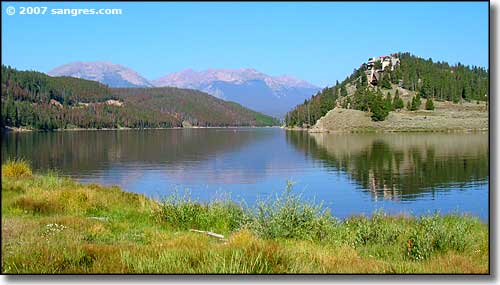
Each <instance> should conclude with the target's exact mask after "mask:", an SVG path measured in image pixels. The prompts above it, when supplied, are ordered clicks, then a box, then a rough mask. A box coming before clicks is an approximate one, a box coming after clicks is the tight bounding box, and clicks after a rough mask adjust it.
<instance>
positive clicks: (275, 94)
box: [48, 61, 320, 118]
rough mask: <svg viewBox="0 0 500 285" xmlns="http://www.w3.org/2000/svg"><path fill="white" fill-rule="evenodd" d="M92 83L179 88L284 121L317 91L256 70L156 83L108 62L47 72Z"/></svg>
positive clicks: (192, 73)
mask: <svg viewBox="0 0 500 285" xmlns="http://www.w3.org/2000/svg"><path fill="white" fill-rule="evenodd" d="M48 74H49V75H50V76H70V77H77V78H83V79H87V80H94V81H98V82H101V83H104V84H106V85H108V86H110V87H167V86H168V87H178V88H188V89H195V90H199V91H203V92H206V93H208V94H210V95H213V96H215V97H217V98H220V99H223V100H227V101H233V102H236V103H239V104H241V105H243V106H245V107H247V108H250V109H253V110H256V111H258V112H262V113H264V114H268V115H272V116H276V117H281V118H282V117H284V115H285V114H286V112H287V111H288V110H290V109H291V108H293V107H295V106H296V105H298V104H300V103H302V102H304V100H305V99H307V98H309V97H311V95H313V94H315V93H316V92H318V91H319V90H320V88H319V87H317V86H314V85H313V84H311V83H308V82H306V81H304V80H301V79H297V78H294V77H291V76H286V75H284V76H270V75H267V74H264V73H262V72H259V71H257V70H255V69H251V68H244V69H208V70H204V71H196V70H192V69H186V70H183V71H180V72H175V73H171V74H168V75H166V76H163V77H160V78H158V79H155V80H151V81H150V80H147V79H146V78H144V77H143V76H141V75H140V74H139V73H137V72H136V71H134V70H132V69H130V68H127V67H125V66H122V65H119V64H114V63H111V62H102V61H97V62H73V63H69V64H65V65H62V66H59V67H57V68H55V69H53V70H51V71H49V72H48Z"/></svg>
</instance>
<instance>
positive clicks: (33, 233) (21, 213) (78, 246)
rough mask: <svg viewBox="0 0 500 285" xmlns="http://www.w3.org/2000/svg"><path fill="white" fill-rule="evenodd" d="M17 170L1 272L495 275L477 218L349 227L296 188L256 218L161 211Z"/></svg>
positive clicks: (182, 207)
mask: <svg viewBox="0 0 500 285" xmlns="http://www.w3.org/2000/svg"><path fill="white" fill-rule="evenodd" d="M19 163H25V162H19ZM15 164H16V162H12V161H10V162H9V163H7V164H6V165H4V166H2V270H3V273H488V264H489V259H488V250H489V249H488V226H487V225H486V224H484V223H482V222H481V221H480V220H478V219H477V218H474V217H470V216H461V215H445V216H442V215H431V216H423V217H418V218H417V217H406V216H388V215H387V214H385V213H383V212H376V213H374V214H373V215H372V216H371V217H369V218H368V217H362V216H355V217H350V218H347V219H345V220H339V219H336V218H334V217H332V216H331V215H330V213H329V212H328V211H326V209H324V208H323V207H322V206H321V205H318V204H315V203H312V202H307V201H303V199H301V197H300V196H299V195H295V194H294V193H293V191H292V187H291V185H288V187H287V189H286V190H285V191H284V193H283V194H282V195H280V196H277V197H273V199H268V200H264V201H260V202H259V203H258V204H257V205H256V206H255V207H246V206H242V205H239V204H235V203H233V202H231V201H230V200H229V199H220V200H215V201H213V202H210V203H208V204H203V203H199V202H197V201H194V200H191V198H190V197H189V195H185V194H184V195H179V194H174V195H172V196H170V197H167V198H166V199H165V200H164V201H162V202H155V201H153V200H150V199H147V198H145V197H144V196H142V195H138V194H133V193H127V192H123V191H122V190H120V189H119V188H117V187H102V186H99V185H95V184H90V185H83V184H80V183H77V182H75V181H72V180H70V179H67V178H63V177H59V176H58V175H57V174H55V173H48V174H43V175H33V174H31V171H25V172H24V173H30V175H24V174H23V175H17V174H16V175H11V173H23V172H18V171H17V170H16V171H13V172H9V171H10V170H8V171H7V172H4V169H6V167H10V168H16V169H17V167H19V168H22V167H20V166H15ZM4 167H5V168H4ZM6 173H7V174H8V175H5V174H6ZM189 229H198V230H204V231H213V232H216V233H221V234H224V236H225V239H217V238H214V237H210V236H207V235H204V234H199V233H194V232H190V231H189Z"/></svg>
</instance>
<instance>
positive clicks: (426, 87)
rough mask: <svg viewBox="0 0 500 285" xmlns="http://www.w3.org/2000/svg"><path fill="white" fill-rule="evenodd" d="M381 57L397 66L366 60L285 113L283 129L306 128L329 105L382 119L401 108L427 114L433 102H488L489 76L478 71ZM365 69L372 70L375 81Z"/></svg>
mask: <svg viewBox="0 0 500 285" xmlns="http://www.w3.org/2000/svg"><path fill="white" fill-rule="evenodd" d="M387 58H391V59H397V61H393V62H397V64H395V65H392V64H391V63H390V62H389V64H387V65H386V66H385V67H383V66H382V62H383V61H382V60H379V61H377V60H375V61H370V60H372V59H370V60H369V63H364V64H362V65H361V66H360V67H359V68H357V69H355V70H354V72H353V73H352V74H351V75H350V76H348V77H347V78H346V79H345V80H344V81H342V82H341V83H339V82H338V81H337V83H336V84H335V85H334V86H333V87H328V88H325V89H323V90H322V91H321V92H318V93H317V94H316V95H314V96H312V97H311V98H310V99H309V100H305V101H304V103H303V104H301V105H298V106H296V107H295V108H294V109H293V110H291V111H290V112H288V113H287V115H286V118H285V122H286V125H287V126H288V127H297V126H298V127H311V126H313V125H314V124H315V123H316V122H317V121H318V120H319V119H320V118H321V117H323V116H324V115H325V114H326V113H327V112H328V111H330V110H332V109H333V108H335V107H338V108H344V109H353V110H360V111H364V112H369V113H371V115H370V116H371V119H372V120H373V121H384V120H385V119H386V118H387V116H388V115H389V113H390V112H393V111H400V110H404V108H405V107H406V110H407V111H418V110H420V109H426V110H429V111H430V110H434V108H435V105H436V102H447V101H449V102H452V103H454V104H462V103H468V102H477V104H479V102H481V101H482V102H483V105H484V102H486V103H487V101H488V88H489V85H488V78H489V75H488V70H486V69H484V68H482V67H476V66H465V65H462V64H460V63H458V64H456V65H450V64H448V63H446V62H440V61H438V62H434V61H433V60H432V59H423V58H419V57H416V56H414V55H411V54H410V53H396V54H392V55H391V56H390V57H387ZM370 65H372V66H370ZM370 68H373V69H374V70H377V71H378V73H377V74H376V77H375V78H374V77H373V73H370ZM374 79H375V80H374ZM403 94H404V95H405V98H404V100H405V101H406V102H405V101H404V100H403ZM422 99H423V100H424V101H425V102H423V101H421V100H422ZM405 103H406V105H405ZM422 103H425V107H423V106H421V105H422Z"/></svg>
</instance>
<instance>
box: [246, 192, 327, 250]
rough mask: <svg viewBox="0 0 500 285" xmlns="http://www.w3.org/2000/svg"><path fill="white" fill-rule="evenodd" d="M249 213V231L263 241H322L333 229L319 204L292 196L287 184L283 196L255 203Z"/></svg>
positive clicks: (325, 212)
mask: <svg viewBox="0 0 500 285" xmlns="http://www.w3.org/2000/svg"><path fill="white" fill-rule="evenodd" d="M252 213H253V217H252V220H251V223H250V225H249V227H250V229H252V230H253V231H254V232H255V233H256V234H257V235H258V236H260V237H264V238H294V239H305V240H318V239H324V238H326V237H327V235H328V233H329V231H330V229H331V227H332V225H333V223H332V220H333V218H332V216H331V215H330V213H329V212H328V211H327V210H326V209H325V208H323V206H322V204H319V205H314V204H312V203H308V202H306V201H302V199H301V196H300V195H294V194H293V193H292V184H291V183H290V182H289V183H288V184H287V187H286V190H285V192H284V193H283V195H281V196H276V197H274V199H272V200H269V199H268V200H265V201H260V202H258V203H257V209H255V210H254V211H252Z"/></svg>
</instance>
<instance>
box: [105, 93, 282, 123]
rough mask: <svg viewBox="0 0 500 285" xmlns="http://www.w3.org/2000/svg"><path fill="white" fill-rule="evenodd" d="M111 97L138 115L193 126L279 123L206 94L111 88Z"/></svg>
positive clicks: (271, 118)
mask: <svg viewBox="0 0 500 285" xmlns="http://www.w3.org/2000/svg"><path fill="white" fill-rule="evenodd" d="M112 93H113V95H114V96H116V98H119V99H120V100H123V101H124V102H125V103H126V104H127V105H131V106H133V108H134V110H135V111H137V112H140V111H141V110H147V111H149V112H152V113H154V114H171V115H172V116H174V117H175V118H177V119H179V120H180V121H181V122H182V121H188V122H189V123H190V124H192V125H193V126H203V127H213V126H277V125H279V124H280V122H279V120H277V119H275V118H273V117H270V116H267V115H264V114H261V113H258V112H256V111H252V110H250V109H247V108H245V107H243V106H241V105H239V104H237V103H234V102H228V101H224V100H221V99H218V98H216V97H214V96H211V95H209V94H207V93H203V92H201V91H197V90H192V89H181V88H175V87H160V88H114V89H112Z"/></svg>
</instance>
